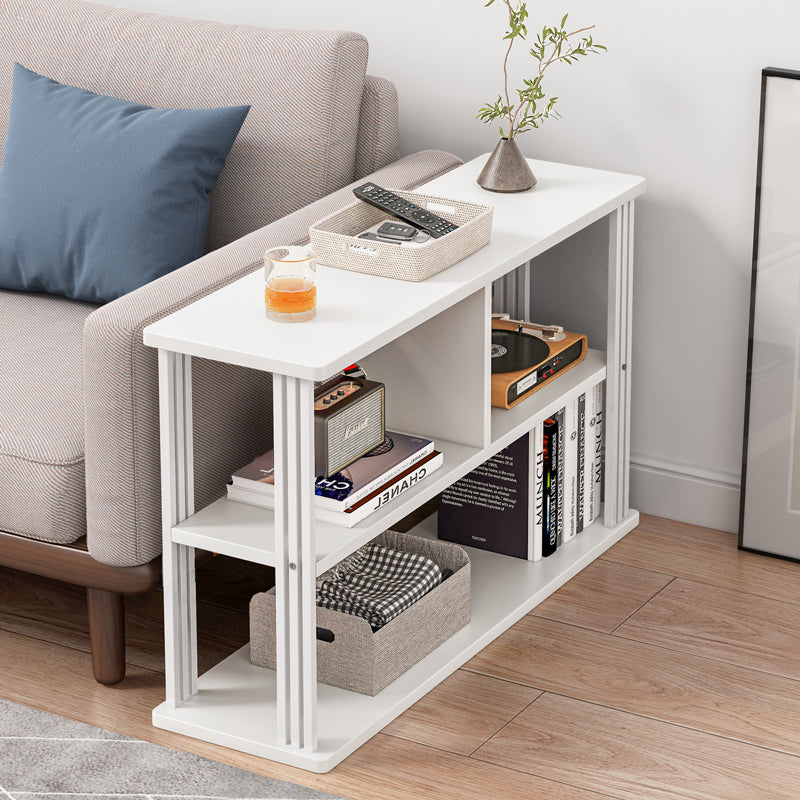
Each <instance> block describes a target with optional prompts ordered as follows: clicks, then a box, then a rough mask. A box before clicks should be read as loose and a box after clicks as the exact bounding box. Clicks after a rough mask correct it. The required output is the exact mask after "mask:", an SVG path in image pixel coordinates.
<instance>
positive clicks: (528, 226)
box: [144, 155, 645, 380]
mask: <svg viewBox="0 0 800 800" xmlns="http://www.w3.org/2000/svg"><path fill="white" fill-rule="evenodd" d="M486 158H487V156H486V155H484V156H480V157H479V158H476V159H474V160H473V161H470V162H468V163H466V164H464V165H463V166H461V167H458V168H457V169H455V170H453V171H451V172H449V173H446V174H445V175H442V176H441V177H439V178H437V179H436V180H434V181H431V182H430V183H427V184H425V186H424V187H420V191H424V192H425V193H426V194H431V195H437V196H440V197H444V198H453V199H460V200H465V201H468V202H475V203H480V204H483V205H491V206H493V207H494V218H493V225H492V237H491V241H490V242H489V244H487V245H486V246H485V247H483V248H481V249H480V250H478V251H477V252H476V253H473V254H472V255H471V256H468V257H467V258H465V259H463V260H462V261H460V262H458V263H457V264H455V265H453V266H452V267H449V268H448V269H445V270H443V271H442V272H440V273H439V274H437V275H434V276H433V277H431V278H428V279H427V280H425V281H421V282H417V283H414V282H409V281H402V280H394V279H391V278H381V277H377V276H373V275H363V274H361V273H355V272H348V271H346V270H340V269H335V268H333V267H327V266H324V265H319V266H318V268H317V314H316V317H315V319H313V320H311V321H308V322H302V323H294V324H287V323H281V322H274V321H271V320H268V319H267V318H266V317H265V314H264V283H263V281H264V279H263V272H262V271H261V270H257V271H255V272H253V273H251V274H249V275H247V276H245V277H244V278H241V279H239V280H238V281H235V282H234V283H232V284H230V285H229V286H226V287H224V288H222V289H219V290H218V291H216V292H214V293H212V294H210V295H208V296H207V297H204V298H202V299H201V300H198V301H197V302H195V303H192V304H191V305H189V306H187V307H186V308H183V309H181V310H179V311H176V312H175V313H174V314H170V315H169V316H167V317H165V318H164V319H162V320H159V321H158V322H155V323H154V324H152V325H150V326H148V327H147V328H145V331H144V342H145V344H147V345H149V346H151V347H159V348H163V349H166V350H171V351H173V352H178V353H184V354H187V355H192V356H198V357H203V358H211V359H214V360H217V361H223V362H227V363H231V364H239V365H241V366H246V367H253V368H256V369H262V370H267V371H270V372H277V373H281V374H285V375H290V376H293V377H297V378H302V379H306V380H320V379H323V378H326V377H328V376H329V375H332V374H333V373H335V372H337V371H339V370H340V369H343V368H344V367H346V366H348V365H349V364H352V363H354V362H357V361H358V360H359V359H360V358H363V357H364V356H365V355H367V354H369V353H371V352H374V351H375V350H377V349H378V348H379V347H382V346H383V345H385V344H388V343H389V342H390V341H393V340H394V339H395V338H397V337H398V336H401V335H402V334H404V333H406V332H408V331H410V330H412V329H413V328H415V327H416V326H417V325H419V324H421V323H422V322H425V321H426V320H428V319H430V318H432V317H433V316H435V315H436V314H438V313H440V312H441V311H443V310H445V309H446V308H449V307H450V306H452V305H454V304H455V303H457V302H459V301H460V300H462V299H464V298H465V297H468V296H469V295H470V294H472V293H473V292H475V291H478V290H479V289H480V288H482V287H483V286H485V285H487V284H488V283H490V282H491V281H493V280H495V279H497V278H499V277H501V276H502V275H504V274H506V273H507V272H509V271H510V270H512V269H514V268H515V267H517V266H519V265H520V264H523V263H525V262H526V261H528V260H529V259H531V258H533V257H535V256H536V255H539V254H540V253H542V252H544V251H546V250H547V249H548V248H550V247H552V246H553V245H554V244H557V243H558V242H560V241H563V240H564V239H566V238H568V237H569V236H570V235H571V234H573V233H575V232H577V231H578V230H581V229H582V228H584V227H586V226H587V225H589V224H591V223H592V222H594V221H596V220H598V219H601V218H602V217H604V216H606V215H607V214H609V213H610V212H612V211H613V210H614V209H616V208H619V207H620V206H621V205H623V204H624V203H626V202H628V201H630V200H633V199H634V198H635V197H637V196H638V195H640V194H642V193H643V192H644V190H645V181H644V179H643V178H640V177H637V176H634V175H625V174H621V173H615V172H606V171H603V170H595V169H589V168H586V167H576V166H571V165H567V164H556V163H552V162H546V161H535V160H529V163H530V165H531V168H532V169H533V172H534V174H535V175H536V177H537V180H538V183H537V185H536V186H535V187H534V188H533V189H531V190H528V191H527V192H521V193H516V194H498V193H494V192H487V191H485V190H483V189H481V188H480V187H479V186H478V185H477V183H476V178H477V176H478V173H479V172H480V170H481V169H482V167H483V164H484V163H485V161H486ZM387 188H391V187H387Z"/></svg>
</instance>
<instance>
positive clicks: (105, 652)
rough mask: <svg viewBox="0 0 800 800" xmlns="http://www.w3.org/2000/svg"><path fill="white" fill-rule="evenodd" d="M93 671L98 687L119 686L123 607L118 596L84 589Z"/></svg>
mask: <svg viewBox="0 0 800 800" xmlns="http://www.w3.org/2000/svg"><path fill="white" fill-rule="evenodd" d="M86 603H87V606H88V611H89V639H90V641H91V645H92V671H93V672H94V677H95V679H96V680H97V681H98V682H100V683H105V684H108V685H110V684H112V683H119V682H120V681H121V680H122V679H123V678H124V677H125V606H124V602H123V598H122V595H121V594H118V593H117V592H107V591H105V590H104V589H87V590H86Z"/></svg>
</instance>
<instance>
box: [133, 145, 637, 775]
mask: <svg viewBox="0 0 800 800" xmlns="http://www.w3.org/2000/svg"><path fill="white" fill-rule="evenodd" d="M485 158H486V157H485V156H483V157H481V158H478V159H475V160H474V161H472V162H470V163H468V164H465V165H464V166H462V167H459V168H458V169H456V170H454V171H452V172H450V173H448V174H446V175H444V176H442V177H440V178H438V179H437V180H435V181H432V182H431V183H429V184H427V185H426V186H425V187H424V189H425V191H426V192H430V193H432V194H438V195H441V196H444V197H453V198H462V199H464V200H474V201H476V202H482V203H487V202H488V203H490V204H492V205H494V208H495V213H494V225H493V232H492V240H491V242H490V243H489V244H488V245H487V246H486V247H484V248H483V249H481V250H480V251H478V252H477V253H475V254H474V255H472V256H470V257H469V258H466V259H464V260H463V261H461V262H460V263H458V264H456V265H455V266H453V267H450V268H449V269H447V270H445V271H444V272H442V273H440V274H439V275H436V276H434V277H432V278H429V279H428V280H426V281H424V282H422V283H407V282H404V281H393V280H389V279H385V278H377V277H373V276H367V275H361V274H357V273H351V272H346V271H342V270H335V269H331V268H328V267H320V268H319V271H318V296H319V308H318V312H317V317H316V319H315V320H313V321H311V322H307V323H303V324H301V325H293V326H283V325H281V324H280V323H275V322H270V321H268V320H267V319H265V317H264V311H263V286H262V276H261V274H260V273H259V272H256V273H253V274H251V275H248V276H246V277H244V278H242V279H240V280H239V281H237V282H235V283H233V284H231V285H229V286H227V287H225V288H223V289H220V290H219V291H217V292H215V293H213V294H211V295H210V296H208V297H205V298H203V299H202V300H199V301H198V302H196V303H194V304H192V305H190V306H188V307H186V308H184V309H182V310H180V311H178V312H176V313H175V314H172V315H170V316H169V317H166V318H164V319H162V320H160V321H159V322H157V323H155V324H153V325H151V326H149V327H148V328H146V329H145V332H144V341H145V344H147V345H149V346H152V347H157V348H158V349H159V370H160V373H159V374H160V392H161V427H162V430H161V435H162V473H163V484H164V485H163V497H164V517H163V519H164V599H165V626H166V649H167V653H166V681H167V696H166V701H165V702H164V703H162V704H161V705H160V706H159V707H158V708H156V709H155V710H154V712H153V723H154V724H155V725H156V726H158V727H162V728H167V729H169V730H173V731H176V732H178V733H183V734H187V735H189V736H193V737H196V738H199V739H203V740H205V741H209V742H214V743H216V744H219V745H223V746H225V747H232V748H234V749H238V750H242V751H245V752H249V753H253V754H256V755H260V756H264V757H266V758H270V759H273V760H276V761H282V762H284V763H287V764H291V765H294V766H299V767H303V768H305V769H310V770H313V771H316V772H325V771H327V770H329V769H331V768H332V767H333V766H335V765H336V764H337V763H339V762H340V761H341V760H342V759H343V758H345V757H346V756H347V755H348V754H350V753H351V752H353V750H355V749H356V748H357V747H358V746H359V745H361V744H362V743H363V742H365V741H366V740H367V739H368V738H369V737H371V736H372V735H373V734H374V733H376V732H377V731H378V730H380V729H381V728H382V727H383V726H384V725H386V724H387V723H388V722H390V721H391V720H392V719H394V718H395V717H396V716H398V715H399V714H400V713H402V712H403V711H404V710H405V709H406V708H408V707H409V706H410V705H411V704H413V703H414V702H415V701H416V700H418V699H419V698H420V697H422V696H423V695H424V694H425V693H426V692H428V691H429V690H430V689H432V688H433V687H434V686H435V685H436V684H438V683H439V682H440V681H441V680H443V679H444V678H445V677H447V675H449V674H451V673H452V672H453V671H454V670H456V669H457V668H458V667H459V666H461V665H462V664H463V663H464V662H466V661H467V660H468V659H469V658H471V657H472V656H473V655H475V654H476V653H477V652H479V651H480V650H481V649H482V648H483V647H485V646H486V645H487V644H488V643H489V642H490V641H492V640H493V639H494V638H496V637H497V636H498V635H499V634H500V633H502V632H503V631H504V630H506V629H507V628H508V627H510V626H511V625H512V624H513V623H514V622H516V621H517V620H518V619H520V618H521V617H522V616H523V615H524V614H526V613H527V612H529V611H530V610H531V609H532V608H534V607H535V606H536V605H537V604H538V603H540V602H542V600H544V599H545V598H546V597H547V596H548V595H549V594H551V593H552V592H553V591H555V590H556V589H557V588H558V587H559V586H561V585H562V584H563V583H565V582H566V581H567V580H569V579H570V578H571V577H573V576H574V575H575V574H577V573H578V572H579V571H580V570H581V569H583V567H585V566H586V565H587V564H589V563H590V562H591V561H592V560H594V559H595V558H596V557H597V556H599V555H600V554H601V553H602V552H603V551H604V550H606V549H607V548H608V547H610V546H611V545H612V544H613V543H614V542H616V541H618V540H619V539H620V538H621V537H622V536H624V535H625V534H626V533H627V532H628V531H630V530H631V529H633V528H634V527H635V526H636V524H637V523H638V513H637V512H636V511H633V510H631V509H630V508H629V506H628V472H629V443H628V439H629V430H630V422H629V404H630V383H629V380H630V370H629V369H628V365H629V363H630V350H631V331H630V317H631V274H632V250H633V200H634V198H635V197H637V196H638V195H640V194H641V193H642V192H643V191H644V188H645V182H644V180H643V179H642V178H638V177H635V176H630V175H621V174H617V173H611V172H604V171H599V170H591V169H585V168H580V167H573V166H568V165H563V164H554V163H548V162H538V161H537V162H531V166H532V168H533V171H534V173H535V174H536V176H537V178H538V184H537V186H536V188H535V189H534V190H533V191H530V192H527V193H525V194H519V195H501V194H497V195H489V194H487V193H486V192H484V191H482V190H481V189H480V188H479V187H478V186H477V185H476V183H475V179H476V177H477V175H478V172H479V171H480V169H481V167H482V166H483V163H484V162H485ZM604 217H606V218H608V224H609V247H608V311H607V349H606V351H605V352H602V351H597V350H590V352H589V354H588V355H587V357H586V359H585V360H584V361H583V362H581V363H580V364H578V365H577V366H575V367H573V368H572V369H571V370H569V371H568V372H565V373H564V374H563V375H561V376H559V378H558V379H557V380H554V381H552V382H551V383H550V384H548V385H547V386H544V387H543V388H542V389H540V390H539V391H537V392H535V393H534V394H533V395H532V396H531V397H530V398H528V399H526V400H525V401H523V402H522V403H520V404H519V405H517V406H515V407H514V408H513V409H510V410H504V409H495V408H491V407H490V403H489V392H490V386H489V381H490V365H489V350H490V341H491V339H490V335H491V330H490V312H491V296H492V283H493V282H494V281H496V280H500V279H503V280H504V281H505V283H506V285H507V286H509V287H510V286H512V285H513V286H518V285H519V284H520V280H519V277H518V275H519V273H516V274H515V273H514V271H515V270H516V269H517V268H518V267H520V266H521V265H523V272H522V275H523V276H524V275H525V272H526V270H528V269H530V268H531V266H529V262H531V260H532V259H535V258H536V256H538V255H540V254H542V253H543V252H545V251H546V250H548V249H549V248H551V247H552V246H554V245H556V244H558V243H559V242H562V241H564V240H565V239H567V238H568V237H570V236H571V235H573V234H575V233H576V232H578V231H580V230H582V229H583V228H585V227H587V226H588V225H590V224H592V223H594V222H597V221H598V220H600V219H603V218H604ZM532 268H533V269H535V262H534V263H533V265H532ZM522 285H523V288H524V281H522ZM288 334H291V335H288ZM193 356H198V357H202V358H210V359H215V360H217V361H222V362H228V363H231V364H238V365H241V366H246V367H251V368H255V369H260V370H265V371H269V372H272V373H273V375H274V382H273V385H274V396H273V423H274V446H275V452H276V466H278V469H276V475H277V477H278V480H277V483H276V508H275V511H274V513H273V512H272V511H271V510H268V509H263V508H258V507H254V506H248V505H244V504H241V503H235V502H231V501H228V500H227V499H225V498H223V499H221V500H218V501H216V502H215V503H212V504H211V505H210V506H208V507H207V508H204V509H199V510H198V511H197V512H196V513H195V509H194V498H193V494H194V493H193V486H192V472H193V468H192V458H193V454H192V411H191V359H192V357H193ZM356 361H357V362H359V363H361V364H363V365H364V366H365V368H366V370H367V372H368V374H369V376H370V378H372V379H374V380H379V381H382V382H384V383H385V384H386V395H387V426H388V427H390V428H392V429H394V430H404V431H410V432H414V433H416V434H419V435H423V436H428V437H430V438H432V439H434V440H435V442H436V445H437V448H438V449H440V450H441V451H442V452H443V453H444V466H443V467H442V468H441V469H439V470H438V471H437V472H436V473H434V474H433V475H431V476H430V477H429V478H428V479H427V480H426V481H425V482H423V483H422V484H420V485H419V486H417V487H416V488H414V489H412V490H411V491H409V492H407V493H405V494H404V495H402V496H401V497H399V498H397V500H395V501H393V502H392V503H391V504H389V506H388V507H387V508H386V509H384V510H382V511H378V512H375V513H374V514H372V515H371V516H369V517H368V518H367V519H365V520H364V521H363V522H362V523H360V524H359V525H357V526H355V527H354V528H350V529H346V528H340V527H335V526H329V525H325V524H323V523H321V522H316V521H315V520H314V517H313V514H312V486H313V461H314V458H313V438H312V437H313V388H314V384H313V382H314V381H315V380H318V379H321V378H325V377H327V376H329V375H331V374H333V373H335V372H336V371H338V370H340V369H342V368H343V367H345V366H347V365H349V364H351V363H353V362H356ZM601 381H606V416H605V424H606V450H605V459H606V461H605V481H606V483H605V505H604V510H603V515H602V517H601V519H599V520H598V521H596V522H595V523H594V524H592V525H591V526H590V527H589V528H587V529H585V530H584V531H583V532H582V533H581V534H580V535H579V536H577V537H576V538H575V539H573V540H572V541H570V542H568V543H567V544H565V545H564V546H563V547H561V548H559V550H558V552H557V553H556V554H555V555H553V556H551V557H549V558H546V559H543V560H542V561H538V562H535V563H534V562H528V561H522V560H520V559H513V558H507V557H505V556H500V555H497V554H495V553H491V552H487V551H481V550H472V549H470V550H469V553H470V558H471V560H472V576H473V586H472V621H471V622H470V624H469V625H467V626H466V627H465V628H463V629H462V630H461V631H459V632H458V633H457V634H456V635H455V636H453V637H451V638H450V639H449V640H447V641H446V642H445V643H444V644H443V645H441V646H440V647H439V648H437V649H436V650H435V651H434V652H433V653H431V654H430V655H429V656H427V657H426V658H425V659H423V660H422V661H421V662H419V663H418V664H417V665H415V666H414V667H412V668H411V669H410V670H409V671H408V672H406V673H405V674H404V675H402V676H401V677H400V678H398V679H397V680H396V681H395V682H394V683H392V684H391V685H390V686H389V687H387V688H386V689H385V690H384V691H383V692H381V693H380V694H379V695H377V696H376V697H366V696H364V695H358V694H354V693H352V692H348V691H345V690H343V689H337V688H334V687H330V686H324V685H318V684H317V681H316V647H317V644H316V638H315V634H316V620H315V593H314V586H315V578H316V576H317V575H318V574H319V573H321V572H323V571H324V570H326V569H328V567H330V566H331V565H333V564H335V563H336V562H337V561H339V560H341V559H342V558H344V557H345V556H346V555H348V554H349V553H351V552H353V551H354V550H355V549H357V548H358V547H360V546H361V545H363V544H365V543H366V542H368V541H369V540H370V539H372V538H374V537H375V536H376V535H377V534H378V533H380V532H381V531H383V530H385V529H386V528H389V527H391V525H393V524H394V523H396V522H397V521H398V520H400V519H402V518H403V517H404V516H406V515H407V514H408V513H410V512H411V511H412V510H413V509H414V508H416V507H418V506H419V505H421V504H423V503H425V502H426V501H427V500H429V499H430V498H432V497H434V496H435V495H437V494H438V493H440V492H441V491H442V490H443V489H444V488H446V487H447V486H448V485H450V484H451V483H453V482H454V481H456V480H458V479H459V478H461V477H463V476H464V475H466V474H467V473H468V472H470V471H471V470H472V469H474V468H475V467H476V466H477V465H478V464H480V463H482V462H483V461H485V460H486V459H487V458H489V457H490V456H492V455H494V454H495V453H497V452H499V451H500V450H502V449H503V448H504V447H506V446H507V445H508V444H510V443H511V442H512V441H514V440H515V439H517V438H519V437H520V436H522V435H523V434H525V433H527V432H528V431H530V430H531V429H533V428H534V427H535V426H536V425H538V424H540V423H541V422H543V421H544V420H545V419H546V418H547V417H548V416H550V415H551V414H553V413H554V412H556V411H557V410H558V409H559V408H561V407H562V406H563V405H565V403H566V402H568V401H570V400H572V399H574V398H575V397H577V396H579V395H580V394H581V393H583V392H586V391H587V390H589V389H590V388H591V387H593V386H594V385H596V384H597V383H599V382H601ZM266 406H267V402H266V399H265V409H266ZM416 532H417V533H419V534H420V535H428V536H435V535H436V533H435V524H434V525H431V523H430V521H428V522H427V524H425V523H423V525H422V526H420V529H419V530H417V531H416ZM198 547H199V548H201V549H206V550H212V551H214V552H218V553H224V554H227V555H230V556H234V557H237V558H244V559H248V560H251V561H254V562H258V563H262V564H269V565H272V566H274V567H275V577H276V593H277V634H278V637H277V638H278V642H277V644H278V652H277V658H278V669H277V670H276V671H275V672H273V671H270V670H265V669H261V668H258V667H254V666H252V665H251V664H250V661H249V647H244V648H242V649H241V650H240V651H238V652H237V653H234V654H233V655H232V656H230V657H229V658H227V659H225V660H224V661H223V662H221V663H220V664H218V665H217V666H216V667H214V668H212V669H211V670H209V671H208V672H207V673H205V674H204V675H202V676H200V677H199V679H198V675H197V637H196V607H195V589H194V548H198Z"/></svg>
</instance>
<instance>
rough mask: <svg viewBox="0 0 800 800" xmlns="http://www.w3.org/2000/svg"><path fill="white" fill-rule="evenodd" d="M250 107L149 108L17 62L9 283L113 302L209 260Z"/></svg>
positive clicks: (6, 211) (2, 234)
mask: <svg viewBox="0 0 800 800" xmlns="http://www.w3.org/2000/svg"><path fill="white" fill-rule="evenodd" d="M248 110H249V107H248V106H234V107H231V108H202V109H183V108H166V109H163V108H150V107H149V106H145V105H141V104H137V103H128V102H126V101H125V100H118V99H117V98H114V97H107V96H105V95H101V94H94V93H93V92H88V91H85V90H84V89H79V88H77V87H74V86H68V85H65V84H61V83H57V82H56V81H54V80H51V79H50V78H47V77H45V76H43V75H39V74H37V73H36V72H32V71H30V70H28V69H25V68H24V67H22V66H20V65H19V64H15V65H14V91H13V94H12V97H11V114H10V118H9V126H8V138H7V139H6V143H5V149H4V158H3V163H2V165H0V287H3V288H5V289H18V290H25V291H35V292H48V293H50V294H61V295H65V296H66V297H71V298H73V299H75V300H84V301H87V302H92V303H106V302H109V301H111V300H116V299H117V298H118V297H121V296H122V295H124V294H127V293H128V292H132V291H133V290H134V289H138V288H139V287H140V286H143V285H144V284H145V283H149V282H150V281H152V280H155V279H156V278H160V277H161V276H162V275H166V274H167V273H168V272H171V271H172V270H173V269H177V268H178V267H182V266H183V265H184V264H188V263H189V262H190V261H194V260H195V259H196V258H199V257H200V256H202V255H203V252H204V250H205V237H206V228H207V226H208V212H209V208H210V202H209V199H208V192H210V191H211V189H212V188H213V186H214V184H215V183H216V181H217V177H218V176H219V173H220V172H221V170H222V168H223V167H224V166H225V158H226V157H227V155H228V151H229V150H230V148H231V145H232V144H233V140H234V139H235V138H236V134H237V133H238V132H239V129H240V128H241V126H242V123H243V122H244V118H245V116H246V115H247V112H248Z"/></svg>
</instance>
